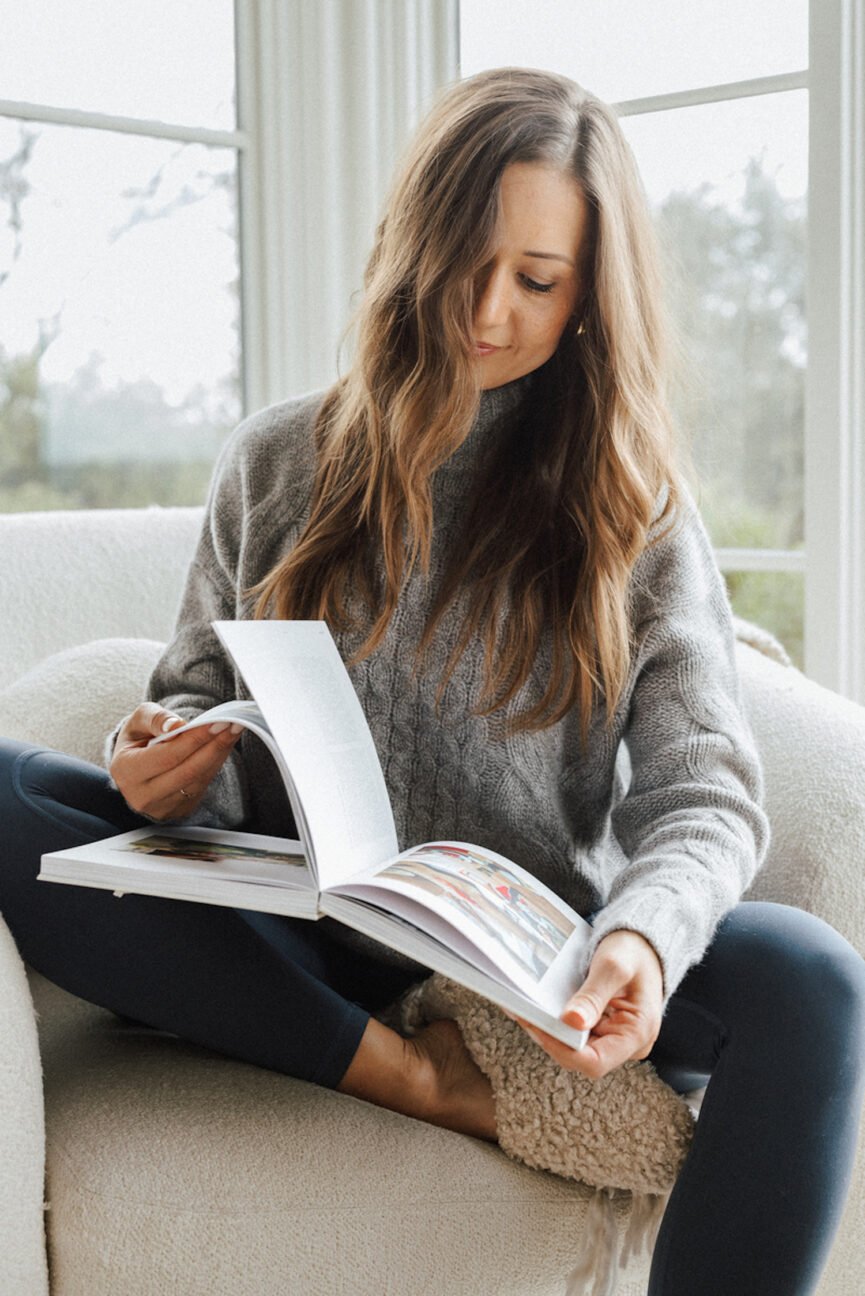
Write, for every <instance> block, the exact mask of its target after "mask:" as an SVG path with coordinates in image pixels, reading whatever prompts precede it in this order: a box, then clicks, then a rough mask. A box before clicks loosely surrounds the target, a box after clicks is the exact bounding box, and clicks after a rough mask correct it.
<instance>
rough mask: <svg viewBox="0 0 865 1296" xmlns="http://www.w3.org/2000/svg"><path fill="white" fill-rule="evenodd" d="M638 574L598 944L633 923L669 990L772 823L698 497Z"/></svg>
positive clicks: (707, 937) (750, 866)
mask: <svg viewBox="0 0 865 1296" xmlns="http://www.w3.org/2000/svg"><path fill="white" fill-rule="evenodd" d="M634 576H635V582H634V589H635V599H636V601H637V603H638V604H639V605H640V607H641V608H642V612H643V615H642V617H641V621H640V624H639V626H638V631H637V647H636V649H635V651H636V652H637V654H638V662H637V670H636V673H635V683H634V686H633V690H632V693H631V697H630V700H629V707H628V712H627V721H626V727H625V733H624V741H625V745H626V747H627V751H628V754H629V756H630V763H631V779H630V785H629V787H628V790H627V792H626V794H625V796H624V797H623V799H622V800H621V801H620V802H619V804H618V805H617V806H616V807H615V808H614V810H613V814H612V829H613V833H614V836H615V838H616V841H617V842H618V845H619V847H620V848H621V851H622V853H623V856H624V860H623V864H622V867H621V869H620V871H619V872H618V874H617V875H616V877H615V879H614V881H613V884H612V886H611V888H610V892H609V895H608V896H607V903H606V905H605V906H604V908H602V909H601V911H600V912H599V913H598V915H597V917H596V919H595V922H594V937H593V941H592V951H591V952H592V953H594V949H595V947H596V946H597V944H598V942H599V941H600V940H602V939H603V937H604V936H606V935H608V934H609V933H610V932H613V931H616V930H619V929H623V928H626V929H629V930H632V931H636V932H639V933H640V934H641V935H643V936H645V937H646V939H647V940H648V941H649V942H650V943H651V944H652V946H653V947H654V949H655V951H656V952H657V954H658V957H659V958H660V960H661V964H662V968H663V974H664V992H665V998H668V997H669V996H670V995H671V994H672V993H673V992H674V990H675V989H676V987H677V986H678V984H679V982H680V981H681V979H682V977H683V976H684V974H685V972H686V971H687V970H688V968H689V967H690V966H691V965H692V964H694V963H697V962H699V960H700V959H701V958H702V956H703V954H704V953H705V951H706V949H707V948H708V946H709V944H710V942H711V940H712V936H713V934H714V931H715V928H716V927H717V925H718V923H719V922H720V920H721V918H722V917H723V916H724V915H725V913H727V912H728V911H729V910H730V909H731V908H732V907H733V906H734V905H735V904H736V903H737V902H738V901H739V899H740V897H741V895H742V892H743V891H744V890H745V888H746V887H747V886H748V884H749V883H750V881H751V879H752V878H753V876H754V874H755V873H756V871H757V869H758V868H759V866H760V864H761V863H762V861H763V859H764V857H765V854H766V849H767V847H768V838H769V829H768V821H767V819H766V816H765V814H764V813H763V810H762V808H761V800H762V773H761V770H760V765H759V760H758V757H757V752H756V748H755V745H754V740H753V737H752V735H751V732H750V729H749V726H748V723H747V721H746V719H745V716H744V713H743V710H742V704H741V697H740V690H739V682H738V676H737V670H736V660H735V651H734V649H735V641H734V633H733V625H732V616H731V612H730V606H729V601H728V599H727V594H726V589H725V587H724V582H723V579H722V577H721V574H720V572H719V571H718V569H717V566H716V564H715V560H714V555H713V553H712V548H711V544H710V542H709V538H708V536H707V535H706V532H705V530H704V528H703V525H702V523H701V521H700V519H699V515H698V514H697V511H696V508H695V506H694V505H693V503H692V502H691V501H690V500H688V499H687V498H686V499H685V501H684V502H683V503H682V505H681V517H680V520H679V523H678V525H677V526H676V528H675V529H674V530H673V531H672V532H671V533H670V534H669V535H667V536H665V537H664V538H663V539H662V540H660V541H658V542H657V543H656V544H654V545H651V546H650V547H649V548H648V549H647V550H646V552H645V554H644V555H643V557H642V558H641V559H640V561H639V563H638V564H637V567H636V568H635V573H634Z"/></svg>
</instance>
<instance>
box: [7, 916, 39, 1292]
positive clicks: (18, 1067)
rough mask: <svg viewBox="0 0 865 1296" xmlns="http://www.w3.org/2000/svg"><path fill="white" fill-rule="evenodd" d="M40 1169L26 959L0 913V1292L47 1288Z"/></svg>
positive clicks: (35, 1062)
mask: <svg viewBox="0 0 865 1296" xmlns="http://www.w3.org/2000/svg"><path fill="white" fill-rule="evenodd" d="M44 1174H45V1121H44V1114H43V1103H42V1067H41V1064H40V1061H39V1045H38V1041H37V1036H36V1017H35V1014H34V1011H33V1000H32V999H31V997H30V988H29V986H28V984H27V975H26V972H25V970H24V964H23V963H22V961H21V957H20V955H19V953H18V950H17V948H16V946H15V942H14V941H13V939H12V937H11V935H10V933H9V929H8V927H7V926H6V924H5V922H3V920H2V918H0V1291H2V1292H3V1293H4V1296H47V1293H48V1269H47V1264H46V1256H45V1229H44V1222H43V1216H42V1209H43V1191H44V1189H43V1181H44Z"/></svg>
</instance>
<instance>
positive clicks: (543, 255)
mask: <svg viewBox="0 0 865 1296" xmlns="http://www.w3.org/2000/svg"><path fill="white" fill-rule="evenodd" d="M523 256H527V257H538V259H539V260H541V261H564V262H565V263H566V264H567V265H569V266H573V265H574V262H573V261H572V260H571V258H570V257H566V256H561V254H560V253H558V252H524V253H523Z"/></svg>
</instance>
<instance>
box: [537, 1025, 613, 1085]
mask: <svg viewBox="0 0 865 1296" xmlns="http://www.w3.org/2000/svg"><path fill="white" fill-rule="evenodd" d="M514 1020H515V1021H518V1022H519V1024H520V1025H521V1026H522V1028H523V1030H525V1031H526V1032H527V1034H529V1035H530V1036H531V1037H532V1039H533V1040H534V1041H535V1043H536V1044H538V1045H539V1046H540V1047H541V1048H542V1049H543V1050H544V1052H545V1053H548V1054H549V1055H550V1057H551V1058H552V1059H553V1061H554V1062H558V1064H559V1066H561V1067H564V1068H565V1070H567V1071H580V1072H582V1074H583V1075H585V1076H589V1078H590V1079H592V1080H599V1079H600V1078H601V1077H602V1076H605V1075H607V1073H608V1072H610V1071H614V1070H615V1068H616V1067H618V1066H621V1065H622V1063H623V1062H629V1061H630V1060H631V1059H632V1058H633V1057H634V1056H635V1055H634V1039H633V1038H632V1036H631V1033H630V1032H623V1033H612V1031H611V1033H609V1034H603V1035H596V1034H592V1035H591V1036H590V1038H589V1040H588V1041H587V1043H586V1044H585V1045H584V1046H583V1048H581V1049H579V1050H578V1049H572V1048H569V1047H568V1045H567V1044H563V1043H562V1042H561V1040H557V1039H556V1038H555V1036H554V1035H548V1034H547V1033H546V1031H542V1030H541V1029H540V1028H539V1027H537V1026H533V1025H531V1023H530V1022H527V1021H523V1020H522V1018H519V1017H517V1018H515V1019H514ZM608 1029H609V1028H608Z"/></svg>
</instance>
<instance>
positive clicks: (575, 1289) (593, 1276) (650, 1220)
mask: <svg viewBox="0 0 865 1296" xmlns="http://www.w3.org/2000/svg"><path fill="white" fill-rule="evenodd" d="M624 1195H625V1194H622V1193H617V1192H616V1191H614V1190H610V1189H607V1188H598V1189H596V1191H595V1192H594V1194H593V1195H592V1198H591V1200H590V1201H589V1205H588V1208H587V1210H586V1220H585V1228H584V1230H583V1238H584V1251H583V1255H582V1258H581V1260H580V1263H579V1264H578V1265H577V1266H576V1267H575V1268H574V1269H572V1270H571V1272H570V1273H569V1274H568V1278H567V1283H566V1286H565V1296H615V1293H616V1290H617V1288H618V1275H619V1271H620V1270H622V1269H624V1268H625V1267H626V1265H627V1264H628V1263H629V1262H630V1260H631V1259H632V1258H634V1257H636V1256H640V1255H647V1256H650V1255H651V1254H652V1251H653V1250H654V1247H655V1242H656V1240H657V1237H658V1230H659V1229H660V1227H661V1220H662V1219H663V1217H664V1211H665V1210H666V1207H667V1202H668V1201H669V1193H632V1194H631V1195H630V1196H631V1209H630V1212H629V1215H628V1223H627V1225H626V1227H625V1232H624V1234H623V1235H622V1234H620V1233H619V1225H618V1221H617V1219H616V1205H615V1203H616V1201H617V1199H618V1198H620V1197H622V1196H624Z"/></svg>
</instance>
